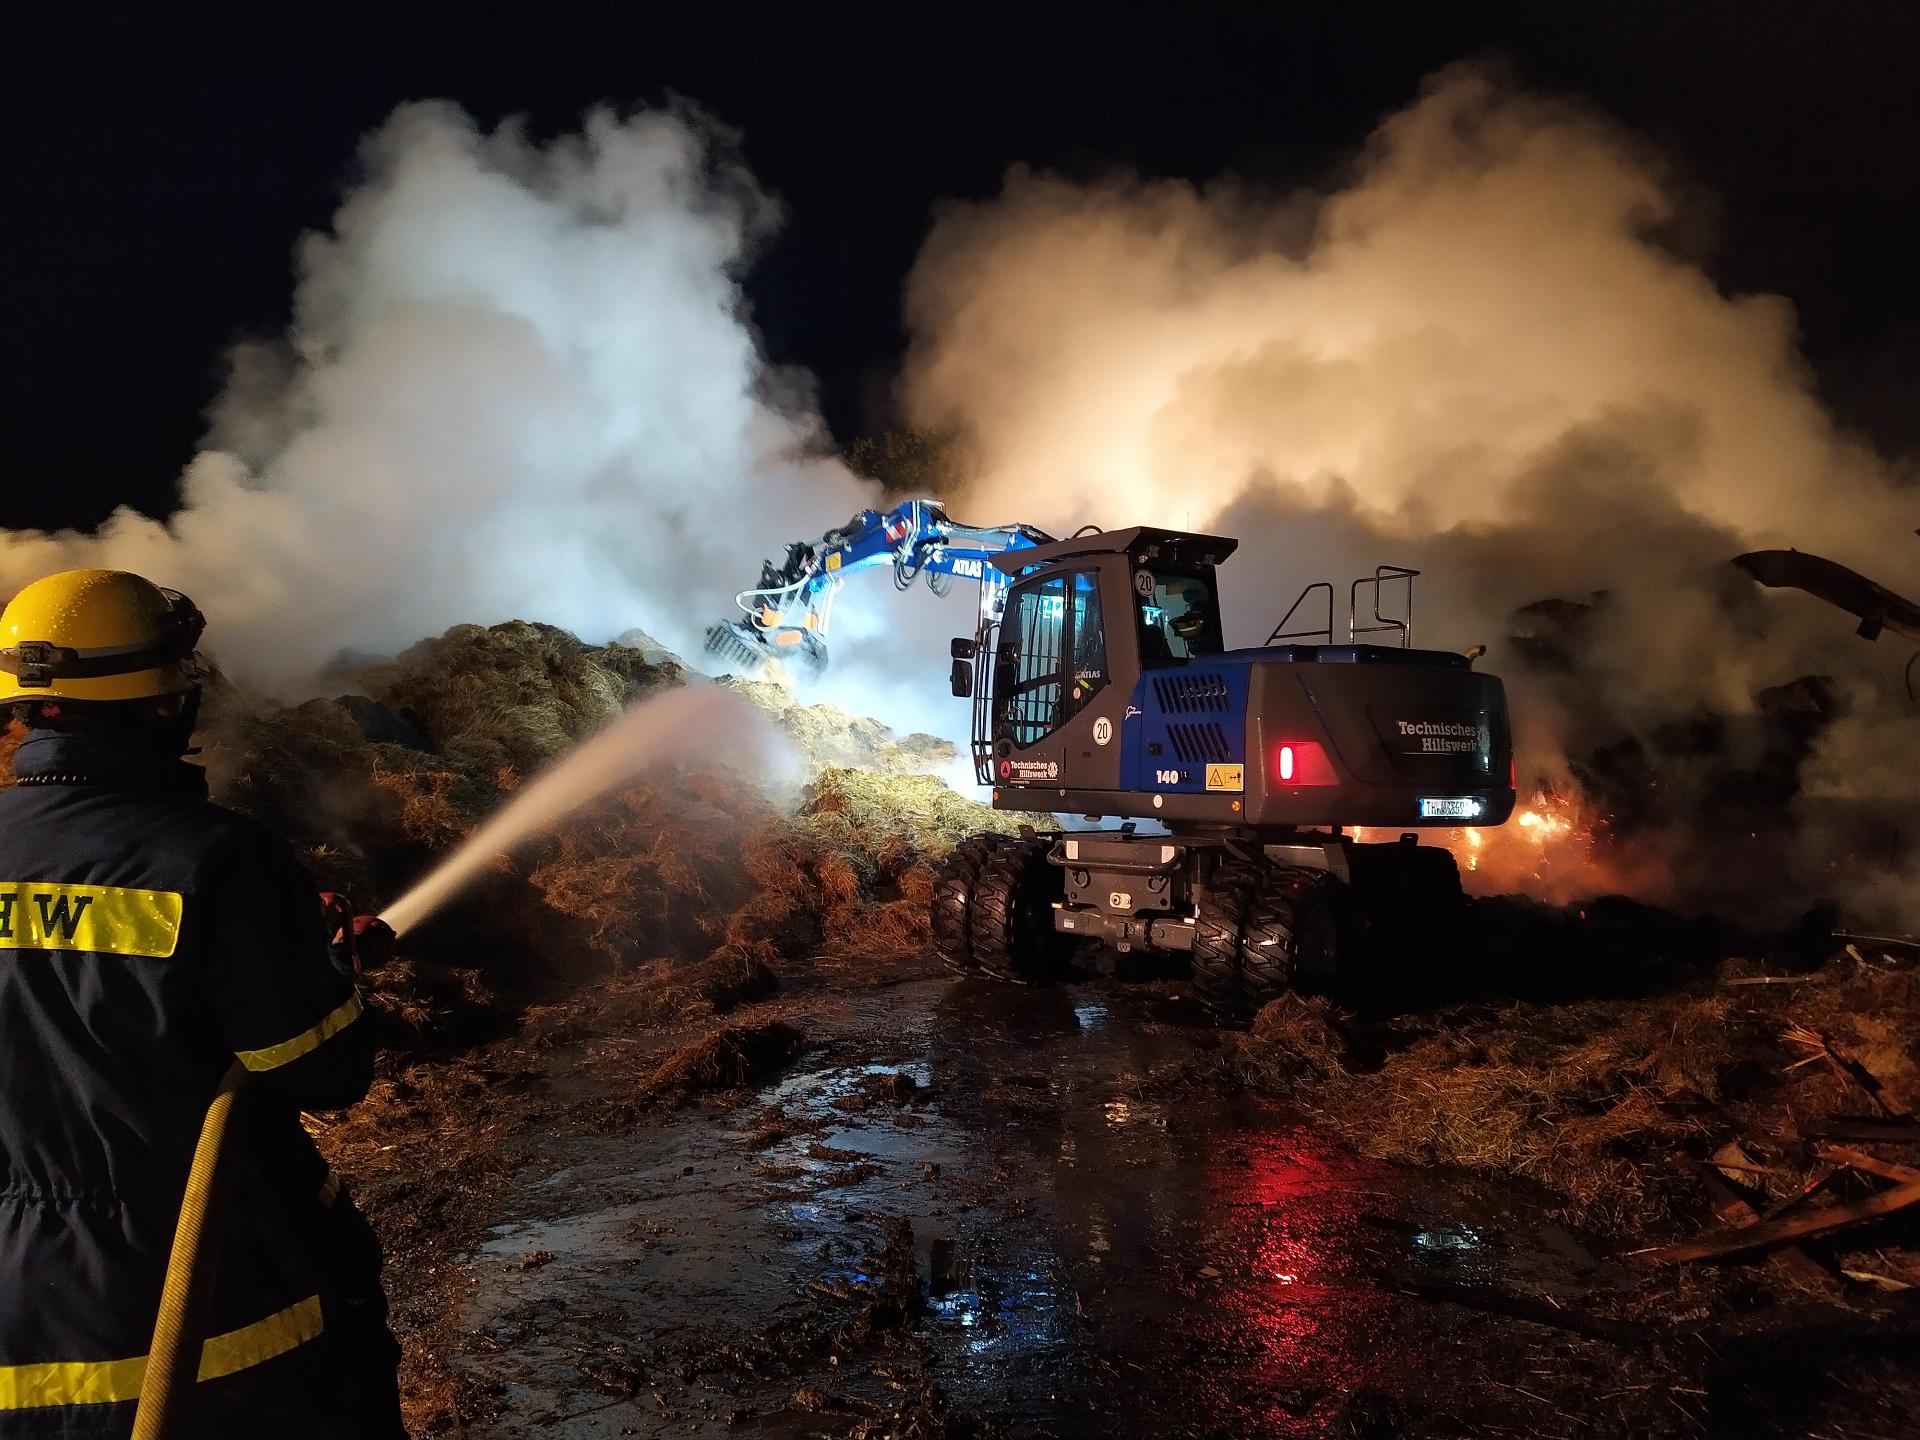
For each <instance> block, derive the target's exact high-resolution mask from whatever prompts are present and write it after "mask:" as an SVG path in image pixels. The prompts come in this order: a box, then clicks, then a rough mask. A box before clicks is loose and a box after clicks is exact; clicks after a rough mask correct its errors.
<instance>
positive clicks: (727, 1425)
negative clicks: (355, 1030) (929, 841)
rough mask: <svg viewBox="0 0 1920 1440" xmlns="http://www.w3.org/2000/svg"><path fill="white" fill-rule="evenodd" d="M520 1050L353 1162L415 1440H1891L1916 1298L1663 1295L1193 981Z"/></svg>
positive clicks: (1910, 1399)
mask: <svg viewBox="0 0 1920 1440" xmlns="http://www.w3.org/2000/svg"><path fill="white" fill-rule="evenodd" d="M716 1025H718V1026H719V1028H718V1029H717V1030H716ZM531 1028H532V1030H533V1031H534V1032H535V1034H533V1035H528V1034H523V1035H519V1036H515V1037H513V1038H511V1039H505V1040H501V1041H497V1042H495V1043H494V1044H492V1045H489V1046H483V1047H481V1048H480V1049H478V1050H474V1051H471V1052H469V1053H467V1054H465V1055H464V1056H462V1057H459V1058H457V1059H448V1058H442V1059H440V1060H425V1061H420V1060H416V1061H413V1062H410V1063H409V1064H407V1065H405V1066H403V1067H401V1068H400V1069H399V1070H398V1071H397V1072H396V1073H393V1074H392V1075H390V1076H389V1078H387V1079H385V1080H383V1081H382V1082H381V1085H380V1086H379V1088H378V1090H377V1092H376V1094H375V1096H374V1097H373V1100H372V1102H371V1103H370V1104H369V1105H368V1106H367V1107H363V1110H362V1111H361V1112H358V1113H357V1114H356V1115H355V1116H354V1117H352V1118H350V1119H349V1120H347V1121H345V1122H342V1123H341V1124H339V1125H338V1126H337V1127H336V1130H335V1133H334V1135H333V1143H334V1146H335V1148H336V1150H337V1151H338V1152H339V1153H341V1155H342V1160H343V1164H344V1167H345V1168H346V1169H347V1172H348V1174H349V1175H350V1177H352V1180H353V1183H354V1187H355V1189H356V1192H357V1193H358V1195H359V1196H360V1198H361V1200H362V1203H363V1204H365V1205H366V1207H367V1208H368V1210H369V1211H370V1213H372V1214H373V1215H374V1217H375V1219H376V1221H377V1223H378V1224H379V1225H380V1227H381V1229H382V1232H383V1234H384V1235H385V1236H386V1237H387V1240H388V1243H389V1245H390V1247H391V1249H392V1252H393V1254H392V1263H391V1286H392V1289H393V1291H394V1293H395V1300H396V1310H397V1316H398V1325H399V1328H400V1329H401V1330H402V1332H403V1338H404V1340H405V1342H406V1345H407V1348H408V1354H409V1360H408V1373H407V1387H408V1396H409V1404H410V1407H411V1409H412V1418H413V1420H414V1421H415V1424H416V1426H417V1428H419V1429H420V1430H423V1431H430V1432H433V1433H444V1434H459V1435H466V1436H473V1437H483V1436H486V1437H492V1436H500V1437H505V1436H519V1435H536V1434H537V1435H543V1436H545V1435H553V1436H564V1437H575V1436H577V1437H598V1436H615V1435H640V1436H666V1435H676V1436H689V1435H690V1436H702V1435H722V1434H725V1435H735V1434H760V1435H770V1436H783V1437H786V1436H815V1435H831V1436H841V1435H848V1436H882V1435H894V1436H941V1435H951V1436H973V1435H981V1436H1001V1435H1005V1436H1043V1435H1061V1436H1066V1435H1091V1434H1102V1435H1106V1434H1139V1435H1166V1436H1210V1435H1382V1436H1385V1435H1433V1436H1439V1435H1546V1436H1574V1435H1636V1436H1643V1435H1676V1436H1678V1435H1689V1436H1691V1435H1718V1434H1729V1435H1756V1436H1769V1435H1783V1436H1784V1435H1823V1436H1835V1437H1843V1436H1844V1437H1856V1436H1859V1437H1864V1436H1882V1435H1886V1436H1891V1435H1900V1434H1909V1433H1913V1427H1914V1422H1913V1420H1912V1419H1911V1416H1912V1414H1913V1413H1914V1409H1913V1407H1914V1404H1915V1402H1916V1400H1920V1384H1917V1383H1916V1377H1917V1376H1920V1359H1917V1358H1916V1357H1920V1308H1917V1307H1916V1306H1915V1305H1913V1304H1912V1303H1911V1302H1912V1300H1913V1298H1914V1296H1915V1295H1916V1294H1920V1292H1914V1291H1902V1292H1897V1293H1896V1292H1893V1291H1883V1290H1881V1289H1880V1288H1878V1287H1874V1286H1865V1287H1863V1286H1856V1285H1850V1284H1845V1283H1843V1282H1840V1281H1839V1280H1838V1276H1837V1271H1835V1270H1832V1269H1831V1268H1830V1276H1831V1278H1832V1283H1828V1282H1821V1283H1816V1284H1812V1285H1806V1286H1801V1285H1794V1284H1789V1283H1787V1282H1785V1281H1783V1280H1782V1279H1781V1277H1779V1276H1778V1275H1777V1274H1776V1273H1775V1271H1774V1270H1773V1269H1772V1268H1771V1267H1769V1266H1768V1265H1766V1264H1765V1263H1764V1262H1756V1263H1753V1264H1742V1265H1735V1266H1724V1267H1709V1268H1706V1269H1702V1268H1700V1267H1689V1268H1675V1267H1662V1268H1658V1269H1652V1268H1649V1267H1648V1266H1647V1265H1645V1264H1644V1263H1641V1262H1639V1261H1637V1260H1636V1259H1634V1258H1633V1257H1632V1256H1631V1254H1630V1253H1628V1252H1630V1251H1631V1250H1632V1249H1634V1248H1636V1247H1635V1246H1634V1244H1633V1243H1631V1242H1630V1241H1627V1240H1624V1239H1623V1238H1621V1237H1620V1236H1618V1235H1613V1234H1604V1233H1600V1232H1597V1231H1595V1230H1593V1229H1581V1228H1574V1226H1573V1225H1571V1224H1570V1223H1568V1217H1569V1215H1570V1214H1571V1213H1573V1212H1572V1211H1570V1209H1569V1205H1568V1202H1567V1196H1566V1194H1565V1193H1564V1192H1562V1191H1555V1190H1549V1189H1547V1188H1544V1187H1537V1186H1535V1185H1533V1184H1531V1183H1530V1182H1528V1181H1527V1180H1525V1179H1522V1178H1514V1177H1511V1176H1504V1177H1496V1176H1492V1175H1489V1174H1485V1173H1478V1174H1476V1173H1472V1172H1469V1171H1467V1170H1464V1169H1460V1168H1456V1167H1449V1166H1444V1165H1424V1166H1414V1165H1406V1164H1393V1163H1388V1162H1385V1161H1381V1160H1378V1159H1371V1158H1366V1157H1363V1156H1362V1155H1360V1154H1359V1153H1357V1151H1356V1150H1355V1149H1354V1148H1352V1147H1351V1146H1349V1145H1348V1144H1345V1143H1343V1142H1342V1141H1340V1140H1338V1139H1335V1138H1333V1133H1332V1130H1331V1128H1330V1127H1328V1126H1327V1125H1326V1124H1325V1123H1324V1121H1322V1122H1321V1123H1319V1124H1318V1126H1316V1124H1315V1123H1313V1122H1312V1121H1311V1120H1310V1119H1309V1117H1308V1115H1307V1113H1306V1112H1305V1111H1303V1110H1301V1109H1297V1108H1289V1107H1288V1106H1287V1105H1286V1104H1283V1103H1280V1102H1277V1101H1275V1100H1273V1099H1269V1098H1265V1097H1263V1096H1262V1095H1260V1094H1259V1093H1256V1092H1255V1091H1254V1090H1253V1089H1251V1088H1250V1087H1249V1086H1248V1085H1247V1084H1246V1083H1244V1075H1243V1073H1242V1072H1244V1070H1245V1063H1244V1055H1243V1053H1242V1052H1243V1050H1244V1047H1246V1046H1247V1045H1248V1044H1250V1043H1251V1040H1252V1037H1250V1036H1236V1035H1231V1034H1230V1035H1226V1036H1222V1035H1221V1034H1220V1033H1218V1032H1216V1031H1215V1030H1213V1029H1212V1028H1211V1027H1209V1026H1207V1025H1206V1024H1205V1023H1204V1022H1203V1021H1202V1020H1201V1018H1200V1017H1199V1015H1198V1014H1197V1012H1196V1010H1195V1007H1194V1006H1193V1004H1192V1002H1191V1000H1190V998H1189V997H1188V995H1187V993H1186V989H1185V986H1184V984H1183V983H1182V982H1180V981H1178V980H1171V979H1164V978H1162V979H1147V980H1127V981H1121V980H1116V979H1114V978H1112V977H1110V976H1106V975H1101V974H1098V973H1094V972H1092V971H1086V972H1082V973H1081V974H1079V975H1078V976H1077V977H1076V978H1074V979H1073V980H1071V981H1070V982H1069V983H1066V984H1062V985H1057V986H1051V987H1046V988H1042V989H1009V988H1003V987H998V986H994V985H991V984H988V983H985V982H978V981H969V982H965V983H953V982H949V981H947V980H946V979H944V978H942V977H940V976H939V974H938V972H937V970H936V969H935V967H934V966H933V965H932V963H931V962H930V961H925V960H913V961H909V962H907V963H904V964H892V963H884V964H883V963H877V962H872V961H864V962H857V963H856V962H836V961H834V960H832V959H821V960H818V961H816V962H814V963H812V964H811V965H808V966H804V967H796V968H795V970H794V971H793V972H792V973H790V974H788V975H787V976H786V977H785V979H784V982H783V985H782V988H781V989H780V991H779V992H777V993H776V994H775V995H774V996H773V997H771V998H769V999H766V1000H763V1001H760V1002H757V1003H753V1004H750V1005H747V1006H744V1007H742V1008H739V1009H736V1010H735V1011H734V1012H732V1013H731V1014H729V1015H727V1016H726V1017H725V1019H724V1021H723V1022H713V1021H709V1022H707V1023H704V1024H697V1025H692V1026H683V1027H680V1028H668V1029H660V1030H652V1031H640V1030H635V1029H633V1028H632V1027H629V1026H625V1025H619V1024H609V1025H605V1026H602V1027H599V1028H595V1027H592V1026H588V1027H586V1028H585V1029H584V1030H583V1029H582V1028H581V1027H580V1026H579V1025H577V1024H559V1025H549V1026H547V1027H546V1028H547V1030H548V1031H549V1032H550V1033H551V1034H553V1035H557V1036H559V1037H562V1038H558V1039H550V1040H548V1041H545V1042H543V1041H541V1040H539V1039H538V1038H537V1033H538V1032H539V1031H540V1029H541V1027H540V1026H538V1025H536V1026H534V1027H531ZM716 1035H718V1036H719V1037H720V1038H719V1041H718V1042H716V1041H715V1039H714V1037H715V1036H716ZM689 1043H696V1044H697V1045H699V1046H700V1047H701V1048H697V1049H696V1050H695V1051H694V1052H692V1054H693V1056H694V1062H693V1063H689V1062H687V1061H686V1060H684V1059H680V1060H675V1059H674V1058H673V1057H675V1056H676V1054H678V1053H679V1052H681V1049H682V1047H684V1046H686V1045H688V1044H689ZM735 1081H739V1082H740V1083H733V1082H735ZM716 1087H717V1088H716ZM1710 1226H1711V1217H1710V1215H1707V1214H1706V1212H1705V1207H1704V1204H1702V1206H1701V1212H1700V1214H1699V1215H1698V1216H1695V1217H1684V1216H1683V1217H1677V1218H1676V1220H1675V1222H1674V1227H1673V1228H1676V1229H1677V1230H1678V1231H1679V1233H1684V1234H1689V1235H1691V1234H1698V1233H1700V1232H1701V1231H1702V1230H1703V1229H1706V1228H1709V1227H1710ZM1904 1234H1905V1232H1901V1231H1897V1230H1896V1231H1890V1232H1883V1233H1881V1234H1880V1235H1878V1236H1876V1237H1875V1238H1876V1241H1877V1243H1879V1244H1882V1245H1885V1246H1888V1247H1891V1248H1893V1249H1897V1248H1898V1247H1899V1246H1900V1244H1902V1243H1903V1237H1904ZM1653 1238H1661V1237H1658V1236H1656V1237H1653ZM1643 1243H1650V1242H1643ZM1862 1290H1865V1291H1867V1292H1868V1293H1864V1294H1862V1293H1859V1292H1860V1291H1862Z"/></svg>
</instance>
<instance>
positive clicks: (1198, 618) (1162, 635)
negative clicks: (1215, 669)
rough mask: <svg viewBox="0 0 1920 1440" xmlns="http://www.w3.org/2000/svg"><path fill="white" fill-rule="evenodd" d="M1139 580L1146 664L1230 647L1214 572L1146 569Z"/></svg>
mask: <svg viewBox="0 0 1920 1440" xmlns="http://www.w3.org/2000/svg"><path fill="white" fill-rule="evenodd" d="M1134 580H1135V584H1134V594H1135V595H1136V596H1137V597H1139V612H1140V661H1141V663H1142V664H1143V665H1169V664H1178V663H1180V662H1183V661H1186V660H1191V659H1193V658H1194V657H1195V656H1199V655H1218V654H1219V653H1220V652H1221V651H1222V650H1224V649H1225V648H1226V646H1225V645H1224V644H1223V643H1222V641H1221V638H1220V606H1219V600H1218V597H1217V596H1216V595H1215V594H1214V589H1213V580H1212V578H1211V577H1210V576H1202V575H1195V574H1181V573H1177V572H1172V571H1166V572H1149V571H1145V570H1141V571H1137V572H1135V576H1134Z"/></svg>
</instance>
